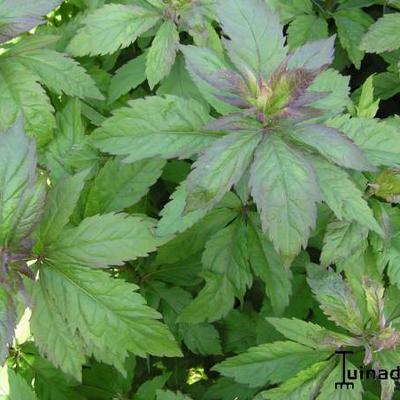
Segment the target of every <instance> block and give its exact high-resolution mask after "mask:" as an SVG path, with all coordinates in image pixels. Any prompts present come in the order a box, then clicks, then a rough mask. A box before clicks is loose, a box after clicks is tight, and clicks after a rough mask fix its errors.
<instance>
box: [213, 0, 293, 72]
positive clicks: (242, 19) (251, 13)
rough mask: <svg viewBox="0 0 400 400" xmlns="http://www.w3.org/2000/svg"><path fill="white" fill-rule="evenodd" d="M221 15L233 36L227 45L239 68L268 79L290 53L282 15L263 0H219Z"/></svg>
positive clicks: (226, 29) (225, 42)
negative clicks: (285, 42)
mask: <svg viewBox="0 0 400 400" xmlns="http://www.w3.org/2000/svg"><path fill="white" fill-rule="evenodd" d="M218 17H219V19H220V21H221V23H222V28H223V30H224V32H225V34H226V35H227V36H228V37H229V38H230V40H225V41H224V45H225V47H226V49H227V51H228V54H229V57H230V59H231V60H232V61H233V62H234V63H235V65H236V67H237V68H238V69H239V70H240V71H241V72H242V73H244V74H246V73H248V72H249V69H250V72H252V73H253V75H254V76H255V77H256V78H258V77H260V76H263V77H264V78H265V79H268V78H269V77H270V75H271V73H272V72H273V71H274V69H275V68H277V67H278V66H279V64H280V63H281V62H282V61H283V59H284V58H285V56H286V50H285V48H284V41H285V39H284V36H283V32H282V26H281V24H280V22H279V17H278V16H277V15H276V14H274V13H273V12H272V11H271V10H270V9H269V8H268V6H267V5H266V3H265V1H263V0H248V1H246V3H244V2H242V1H240V0H219V2H218Z"/></svg>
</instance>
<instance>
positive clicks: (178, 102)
mask: <svg viewBox="0 0 400 400" xmlns="http://www.w3.org/2000/svg"><path fill="white" fill-rule="evenodd" d="M128 104H129V107H124V108H120V109H118V110H117V111H115V112H114V115H113V116H112V117H111V118H109V119H107V120H106V121H105V122H104V123H103V125H102V126H101V127H100V128H98V129H97V130H96V131H95V132H94V133H93V136H92V139H93V143H94V144H95V146H97V147H98V148H99V149H101V150H102V151H104V152H108V153H111V154H116V155H123V156H125V158H124V160H123V161H124V162H134V161H138V160H143V159H146V158H149V157H157V156H159V157H162V158H174V157H181V158H185V157H189V156H190V155H192V154H194V153H196V152H198V151H200V150H202V149H203V148H204V147H205V146H207V145H208V144H210V143H212V142H213V141H214V140H215V138H216V137H218V136H219V135H214V134H212V133H210V132H206V131H205V130H204V128H203V127H204V125H205V124H206V123H207V122H208V121H209V120H210V117H209V115H208V113H207V112H206V110H205V109H204V108H203V106H202V105H201V104H199V103H197V102H196V101H194V100H187V99H181V98H179V97H175V96H165V97H158V96H154V97H147V98H145V99H139V100H133V101H130V102H129V103H128Z"/></svg>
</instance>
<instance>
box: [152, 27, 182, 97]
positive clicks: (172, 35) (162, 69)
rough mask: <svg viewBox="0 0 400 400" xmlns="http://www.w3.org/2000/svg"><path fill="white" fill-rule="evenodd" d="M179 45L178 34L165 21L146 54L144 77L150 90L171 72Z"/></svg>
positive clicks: (175, 29) (174, 28)
mask: <svg viewBox="0 0 400 400" xmlns="http://www.w3.org/2000/svg"><path fill="white" fill-rule="evenodd" d="M178 44H179V34H178V30H177V28H176V25H175V24H174V22H173V21H172V20H166V21H165V22H163V24H162V25H161V27H160V29H159V30H158V32H157V34H156V36H155V38H154V40H153V43H152V45H151V47H150V50H149V53H148V54H147V61H146V76H147V80H148V82H149V86H150V89H153V88H154V86H155V85H157V83H158V82H160V81H161V79H163V78H165V77H166V76H167V75H168V74H169V73H170V71H171V68H172V65H173V64H174V62H175V57H176V51H177V48H178Z"/></svg>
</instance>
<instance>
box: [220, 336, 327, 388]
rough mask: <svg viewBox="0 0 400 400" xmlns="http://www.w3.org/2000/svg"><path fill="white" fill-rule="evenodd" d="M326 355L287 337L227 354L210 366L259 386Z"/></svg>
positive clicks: (251, 385)
mask: <svg viewBox="0 0 400 400" xmlns="http://www.w3.org/2000/svg"><path fill="white" fill-rule="evenodd" d="M329 355H330V352H329V351H315V349H312V348H310V347H306V346H303V345H301V344H298V343H294V342H289V341H287V342H274V343H265V344H261V345H259V346H256V347H251V348H250V349H248V350H247V351H246V352H245V353H242V354H239V355H238V356H235V357H231V358H228V359H226V360H224V361H222V362H221V363H219V364H217V365H216V366H214V367H213V369H214V370H216V371H218V372H220V373H221V374H223V375H224V376H227V377H230V378H233V379H235V381H236V382H239V383H244V384H247V385H249V386H250V387H261V386H264V385H265V384H267V383H270V384H275V383H278V382H282V381H285V380H286V379H289V378H291V377H293V376H294V375H296V374H297V373H299V372H300V371H301V370H303V369H305V368H307V367H309V366H311V365H313V364H315V363H316V362H318V361H322V360H324V359H326V358H328V357H329Z"/></svg>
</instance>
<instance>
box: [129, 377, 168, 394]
mask: <svg viewBox="0 0 400 400" xmlns="http://www.w3.org/2000/svg"><path fill="white" fill-rule="evenodd" d="M170 377H171V373H166V374H163V375H159V376H156V377H155V378H153V379H150V380H148V381H146V382H144V383H143V384H142V385H140V387H139V389H138V390H137V392H136V394H135V395H134V396H133V397H132V400H155V398H156V391H157V390H158V389H162V388H163V387H164V385H165V384H166V383H167V381H168V379H169V378H170Z"/></svg>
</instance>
